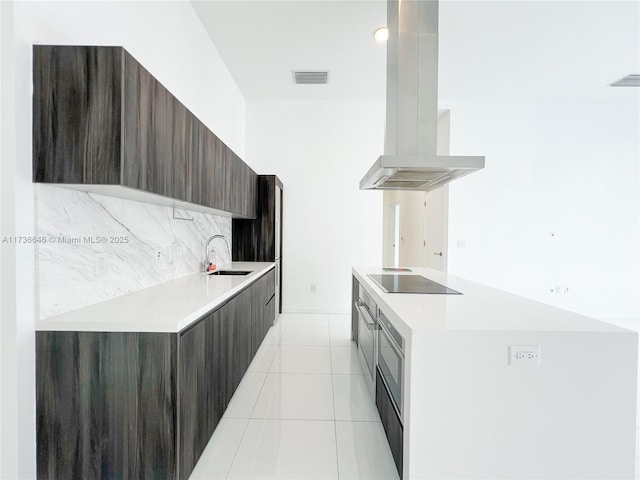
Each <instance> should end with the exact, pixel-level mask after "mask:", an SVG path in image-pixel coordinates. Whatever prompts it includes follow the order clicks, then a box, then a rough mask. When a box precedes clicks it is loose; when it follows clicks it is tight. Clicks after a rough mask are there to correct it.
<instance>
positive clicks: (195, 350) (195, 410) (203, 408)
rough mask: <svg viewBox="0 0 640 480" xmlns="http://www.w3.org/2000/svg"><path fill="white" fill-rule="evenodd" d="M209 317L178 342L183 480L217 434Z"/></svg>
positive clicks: (181, 475)
mask: <svg viewBox="0 0 640 480" xmlns="http://www.w3.org/2000/svg"><path fill="white" fill-rule="evenodd" d="M212 317H213V316H212V315H208V316H207V317H205V318H204V319H203V320H202V321H200V322H199V323H198V324H197V325H196V326H195V327H193V328H191V329H189V330H188V331H186V332H184V333H182V334H180V336H179V340H178V351H179V352H180V353H179V355H178V372H179V373H178V402H179V403H178V412H179V442H180V443H179V445H180V446H179V452H180V456H179V464H178V468H179V478H188V477H189V474H190V473H191V471H192V470H193V467H195V465H196V463H197V462H198V459H199V458H200V454H201V453H202V450H203V449H204V447H205V446H206V445H207V442H208V441H209V437H210V436H211V434H212V433H213V426H212V425H211V424H210V422H209V410H208V409H207V402H208V401H209V395H208V394H209V391H208V390H209V388H210V382H209V379H208V378H207V358H206V357H207V354H208V353H209V352H207V348H206V340H207V335H206V327H207V324H208V323H210V322H212V321H213V318H212Z"/></svg>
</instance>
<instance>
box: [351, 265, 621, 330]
mask: <svg viewBox="0 0 640 480" xmlns="http://www.w3.org/2000/svg"><path fill="white" fill-rule="evenodd" d="M411 270H412V271H410V272H385V271H383V270H382V268H381V267H354V268H353V273H354V275H355V276H356V278H357V279H358V280H359V281H360V283H361V284H363V285H364V286H365V288H366V290H367V292H369V293H370V294H371V295H372V297H373V300H374V301H375V302H376V303H377V304H378V307H380V308H381V309H382V310H383V312H384V313H385V314H386V315H387V316H388V317H390V318H389V320H391V322H392V323H393V324H394V326H396V328H398V330H400V333H401V334H403V336H407V335H409V334H411V333H412V332H414V331H449V330H466V331H473V330H478V331H555V332H628V330H626V329H623V328H620V327H616V326H614V325H611V324H609V323H606V322H602V321H600V320H596V319H593V318H589V317H585V316H583V315H578V314H576V313H572V312H569V311H567V310H562V309H560V308H557V307H553V306H550V305H546V304H544V303H540V302H537V301H535V300H530V299H528V298H524V297H520V296H518V295H514V294H511V293H507V292H504V291H501V290H497V289H495V288H491V287H487V286H485V285H481V284H478V283H475V282H471V281H468V280H464V279H462V278H460V277H456V276H453V275H448V274H445V273H443V272H440V271H437V270H433V269H429V268H413V267H412V268H411ZM393 273H398V274H399V275H421V276H423V277H426V278H428V279H430V280H433V281H434V282H437V283H440V284H442V285H445V286H447V287H449V288H452V289H454V290H456V291H458V292H460V293H462V295H434V294H416V293H409V294H407V293H386V292H385V291H384V290H382V289H380V288H379V287H378V285H377V284H376V283H375V282H374V281H373V280H371V278H369V277H368V275H369V274H393Z"/></svg>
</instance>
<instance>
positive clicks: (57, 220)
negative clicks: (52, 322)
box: [36, 184, 231, 319]
mask: <svg viewBox="0 0 640 480" xmlns="http://www.w3.org/2000/svg"><path fill="white" fill-rule="evenodd" d="M36 197H37V198H36V200H37V201H36V205H37V235H38V237H40V238H41V239H42V240H40V242H41V243H38V244H37V248H36V252H37V253H36V255H37V258H36V265H37V269H38V279H39V280H38V281H39V288H38V291H39V311H40V318H41V319H44V318H48V317H51V316H54V315H59V314H61V313H64V312H68V311H71V310H76V309H78V308H82V307H85V306H87V305H91V304H93V303H98V302H102V301H104V300H108V299H110V298H114V297H117V296H120V295H124V294H127V293H131V292H134V291H136V290H141V289H143V288H147V287H151V286H153V285H157V284H159V283H163V282H167V281H170V280H173V279H175V278H178V277H182V276H185V275H190V274H193V273H196V272H199V271H200V269H201V268H202V263H203V261H204V249H205V242H206V240H207V238H209V237H210V236H211V235H215V234H220V235H224V236H225V237H226V238H227V240H229V243H231V218H227V217H221V216H216V215H211V214H206V213H200V212H193V211H185V210H177V214H178V213H179V214H180V215H176V216H183V217H193V221H188V220H177V219H174V218H173V208H172V207H167V206H160V205H152V204H149V203H142V202H135V201H131V200H123V199H119V198H113V197H107V196H103V195H97V194H93V193H86V192H80V191H76V190H69V189H66V188H60V187H53V186H50V185H41V184H40V185H37V186H36ZM212 246H213V247H214V248H215V252H216V263H217V264H219V265H223V264H225V263H228V262H230V261H231V252H230V251H229V249H228V247H227V245H226V243H225V242H224V241H223V240H214V241H213V242H212Z"/></svg>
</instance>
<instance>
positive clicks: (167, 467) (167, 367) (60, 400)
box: [36, 332, 176, 479]
mask: <svg viewBox="0 0 640 480" xmlns="http://www.w3.org/2000/svg"><path fill="white" fill-rule="evenodd" d="M175 366H176V342H175V335H173V334H168V333H167V334H166V333H132V332H125V333H121V332H105V333H101V332H37V333H36V410H37V459H38V463H37V476H38V478H39V479H59V478H95V479H112V478H140V479H154V478H168V479H173V478H176V471H175V460H176V457H175V432H176V418H175V409H176V396H175V387H176V382H175Z"/></svg>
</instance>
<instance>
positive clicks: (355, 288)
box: [351, 276, 360, 345]
mask: <svg viewBox="0 0 640 480" xmlns="http://www.w3.org/2000/svg"><path fill="white" fill-rule="evenodd" d="M352 278H353V281H352V288H351V340H353V341H354V342H356V345H357V344H358V309H357V308H356V302H357V301H358V299H359V298H360V292H359V291H360V283H359V282H358V279H357V278H356V277H355V276H354V277H352Z"/></svg>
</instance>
